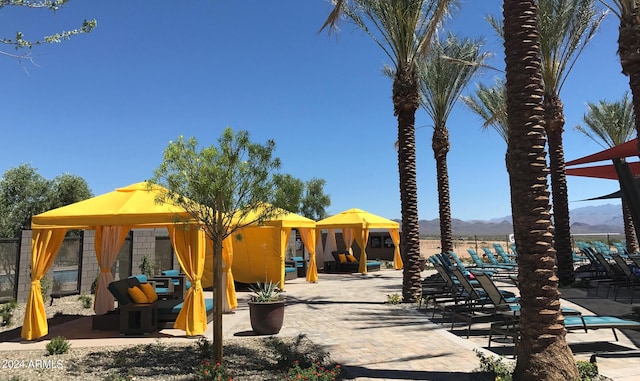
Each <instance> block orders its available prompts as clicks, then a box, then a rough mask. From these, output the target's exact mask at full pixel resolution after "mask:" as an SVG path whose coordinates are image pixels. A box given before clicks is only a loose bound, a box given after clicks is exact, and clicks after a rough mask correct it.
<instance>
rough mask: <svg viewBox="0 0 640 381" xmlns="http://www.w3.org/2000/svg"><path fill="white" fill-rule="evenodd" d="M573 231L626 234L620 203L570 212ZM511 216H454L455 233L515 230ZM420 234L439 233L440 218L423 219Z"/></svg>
mask: <svg viewBox="0 0 640 381" xmlns="http://www.w3.org/2000/svg"><path fill="white" fill-rule="evenodd" d="M569 215H570V223H571V234H586V233H621V234H624V227H623V223H622V208H621V206H620V205H613V204H606V205H599V206H585V207H581V208H576V209H572V210H570V211H569ZM511 221H512V220H511V216H505V217H501V218H492V219H490V220H488V221H478V220H474V221H463V220H459V219H456V218H454V219H453V221H452V223H453V234H454V235H457V236H460V235H500V234H510V233H513V226H512V224H511ZM419 224H420V234H421V235H440V220H439V219H433V220H420V221H419Z"/></svg>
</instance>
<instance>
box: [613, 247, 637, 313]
mask: <svg viewBox="0 0 640 381" xmlns="http://www.w3.org/2000/svg"><path fill="white" fill-rule="evenodd" d="M611 256H612V257H613V260H614V261H615V263H616V264H617V265H618V268H619V269H620V270H621V271H622V272H623V273H624V276H625V277H626V281H625V282H621V283H618V284H616V285H615V293H614V297H613V300H618V291H620V288H626V289H627V290H629V291H630V292H631V298H630V301H629V303H631V304H633V292H634V290H635V289H636V288H638V287H640V277H638V276H637V275H636V273H634V272H633V269H632V268H631V266H630V265H629V264H628V263H627V261H626V260H625V259H624V258H622V257H621V256H620V255H618V254H612V255H611Z"/></svg>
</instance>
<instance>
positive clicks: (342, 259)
mask: <svg viewBox="0 0 640 381" xmlns="http://www.w3.org/2000/svg"><path fill="white" fill-rule="evenodd" d="M338 260H339V261H340V263H347V256H346V255H345V254H338Z"/></svg>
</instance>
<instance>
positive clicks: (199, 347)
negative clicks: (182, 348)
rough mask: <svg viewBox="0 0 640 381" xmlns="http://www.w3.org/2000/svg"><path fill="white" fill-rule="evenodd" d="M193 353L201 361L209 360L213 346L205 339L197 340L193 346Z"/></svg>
mask: <svg viewBox="0 0 640 381" xmlns="http://www.w3.org/2000/svg"><path fill="white" fill-rule="evenodd" d="M195 352H196V353H197V354H198V356H200V358H201V359H203V360H204V359H208V358H210V357H211V355H212V354H213V345H212V344H211V341H209V340H207V339H206V338H205V337H201V338H199V339H198V341H196V344H195Z"/></svg>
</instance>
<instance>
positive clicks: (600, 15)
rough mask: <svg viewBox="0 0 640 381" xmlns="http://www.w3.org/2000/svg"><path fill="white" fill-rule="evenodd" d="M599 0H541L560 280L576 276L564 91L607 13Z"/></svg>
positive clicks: (569, 280)
mask: <svg viewBox="0 0 640 381" xmlns="http://www.w3.org/2000/svg"><path fill="white" fill-rule="evenodd" d="M595 1H596V0H539V1H538V7H539V13H538V29H539V31H540V48H541V52H542V79H543V82H544V111H545V128H546V130H547V139H548V143H549V167H550V168H549V169H550V171H551V193H552V198H553V221H554V228H555V243H554V247H555V249H556V256H557V264H558V277H559V278H560V284H561V285H569V284H572V283H573V282H574V281H575V272H574V269H573V256H572V243H571V229H570V224H569V198H568V195H567V176H566V173H565V165H564V146H563V144H562V132H563V131H564V123H565V119H564V106H563V104H562V101H561V100H560V91H561V90H562V85H563V84H564V82H565V80H566V79H567V76H568V75H569V73H570V72H571V69H572V68H573V65H574V64H575V62H576V60H577V59H578V57H579V56H580V54H581V53H582V52H583V51H584V48H585V46H587V45H588V44H589V41H590V40H591V38H592V37H593V36H594V34H595V32H596V31H597V30H598V28H599V27H600V23H601V22H602V20H603V19H604V17H605V15H606V12H602V11H598V10H596V8H595V7H594V3H595Z"/></svg>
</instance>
